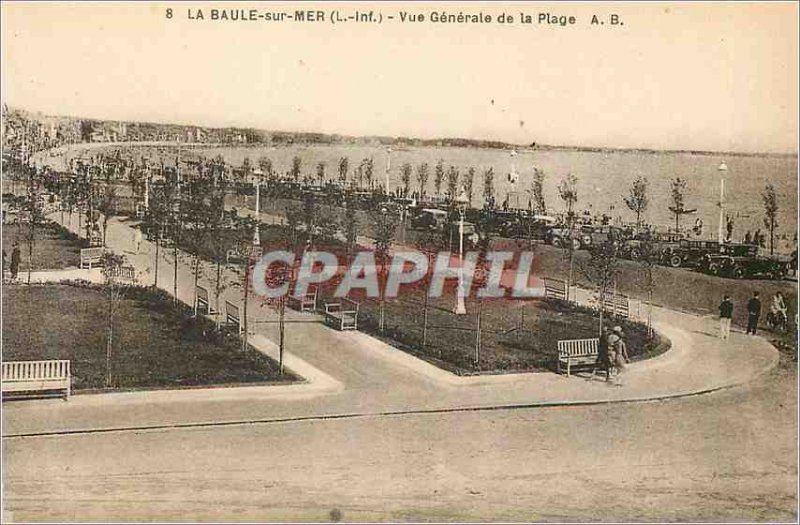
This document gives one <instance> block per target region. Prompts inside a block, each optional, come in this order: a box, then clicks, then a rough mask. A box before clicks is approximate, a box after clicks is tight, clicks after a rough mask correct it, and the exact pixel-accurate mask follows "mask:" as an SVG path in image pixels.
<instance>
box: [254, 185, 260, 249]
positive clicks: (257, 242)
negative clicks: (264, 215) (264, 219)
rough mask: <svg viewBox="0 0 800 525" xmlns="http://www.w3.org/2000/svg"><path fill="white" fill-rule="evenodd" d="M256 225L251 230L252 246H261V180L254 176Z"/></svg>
mask: <svg viewBox="0 0 800 525" xmlns="http://www.w3.org/2000/svg"><path fill="white" fill-rule="evenodd" d="M255 184H256V224H255V226H254V228H255V229H254V230H253V246H261V235H260V234H259V225H260V224H261V180H260V179H259V178H258V176H256V181H255Z"/></svg>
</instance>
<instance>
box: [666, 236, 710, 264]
mask: <svg viewBox="0 0 800 525" xmlns="http://www.w3.org/2000/svg"><path fill="white" fill-rule="evenodd" d="M719 251H720V244H719V242H717V241H695V240H689V239H682V240H681V241H679V242H678V245H677V246H668V247H667V248H665V249H664V250H663V251H662V252H661V263H662V264H666V265H668V266H672V267H673V268H680V267H683V266H687V267H691V268H696V267H698V266H700V265H701V264H702V262H703V258H704V257H705V256H706V255H709V254H714V253H719Z"/></svg>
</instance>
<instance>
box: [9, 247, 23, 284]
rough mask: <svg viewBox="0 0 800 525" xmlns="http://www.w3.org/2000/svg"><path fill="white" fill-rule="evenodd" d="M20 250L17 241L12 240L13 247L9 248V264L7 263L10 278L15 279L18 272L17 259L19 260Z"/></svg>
mask: <svg viewBox="0 0 800 525" xmlns="http://www.w3.org/2000/svg"><path fill="white" fill-rule="evenodd" d="M20 257H21V254H20V251H19V243H18V242H16V241H14V249H13V250H11V264H10V265H9V270H11V280H12V281H13V280H15V279H16V278H17V273H19V261H20Z"/></svg>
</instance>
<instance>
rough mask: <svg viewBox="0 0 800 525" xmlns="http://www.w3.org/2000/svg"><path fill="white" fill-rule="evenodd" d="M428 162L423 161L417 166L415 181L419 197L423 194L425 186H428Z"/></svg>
mask: <svg viewBox="0 0 800 525" xmlns="http://www.w3.org/2000/svg"><path fill="white" fill-rule="evenodd" d="M429 175H430V174H429V173H428V163H427V162H423V163H422V164H420V165H419V166H417V182H418V183H419V196H420V198H422V197H424V196H425V188H427V186H428V177H429Z"/></svg>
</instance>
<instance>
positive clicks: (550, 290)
mask: <svg viewBox="0 0 800 525" xmlns="http://www.w3.org/2000/svg"><path fill="white" fill-rule="evenodd" d="M544 296H545V297H552V298H554V299H566V298H567V283H566V282H565V281H562V280H560V279H548V278H545V279H544Z"/></svg>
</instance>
